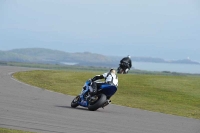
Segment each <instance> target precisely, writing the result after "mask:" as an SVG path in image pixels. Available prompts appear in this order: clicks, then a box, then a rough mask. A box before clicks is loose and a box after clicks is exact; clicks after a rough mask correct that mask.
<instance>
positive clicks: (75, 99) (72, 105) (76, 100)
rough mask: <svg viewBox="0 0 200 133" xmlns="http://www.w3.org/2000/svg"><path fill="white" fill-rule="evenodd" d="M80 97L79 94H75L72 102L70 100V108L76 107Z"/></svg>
mask: <svg viewBox="0 0 200 133" xmlns="http://www.w3.org/2000/svg"><path fill="white" fill-rule="evenodd" d="M79 99H80V97H79V96H76V97H75V98H74V99H73V100H72V102H71V107H72V108H76V107H77V106H78V105H79V104H78V101H79Z"/></svg>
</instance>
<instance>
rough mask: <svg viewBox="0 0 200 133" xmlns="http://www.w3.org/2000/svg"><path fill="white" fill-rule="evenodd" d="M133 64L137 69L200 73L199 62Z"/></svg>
mask: <svg viewBox="0 0 200 133" xmlns="http://www.w3.org/2000/svg"><path fill="white" fill-rule="evenodd" d="M132 66H133V67H134V68H135V69H139V70H146V71H158V72H162V71H170V72H179V73H190V74H200V65H198V64H175V63H150V62H132Z"/></svg>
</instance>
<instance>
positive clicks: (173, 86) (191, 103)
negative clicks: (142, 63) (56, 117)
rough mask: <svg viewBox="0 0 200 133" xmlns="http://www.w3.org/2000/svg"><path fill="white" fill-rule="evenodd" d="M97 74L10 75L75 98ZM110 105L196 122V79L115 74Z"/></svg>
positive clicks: (199, 114)
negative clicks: (116, 80) (170, 115)
mask: <svg viewBox="0 0 200 133" xmlns="http://www.w3.org/2000/svg"><path fill="white" fill-rule="evenodd" d="M96 74H101V72H100V71H98V72H94V71H93V72H91V71H59V70H34V71H26V72H17V73H15V74H14V75H13V76H14V77H15V78H16V79H18V80H20V81H22V82H25V83H28V84H31V85H33V86H37V87H40V88H44V89H48V90H52V91H55V92H60V93H64V94H69V95H74V96H75V95H78V94H79V93H80V91H81V88H82V86H83V84H84V82H85V81H86V80H87V79H89V78H92V77H93V76H95V75H96ZM118 77H119V87H118V91H117V92H116V94H115V95H114V96H113V97H112V98H111V99H112V103H114V104H118V105H123V106H128V107H132V108H139V109H144V110H149V111H154V112H161V113H166V114H172V115H178V116H184V117H190V118H195V119H200V102H199V101H200V89H199V86H200V82H199V81H200V76H186V75H179V76H173V75H153V74H151V75H147V74H142V75H140V74H127V75H119V74H118Z"/></svg>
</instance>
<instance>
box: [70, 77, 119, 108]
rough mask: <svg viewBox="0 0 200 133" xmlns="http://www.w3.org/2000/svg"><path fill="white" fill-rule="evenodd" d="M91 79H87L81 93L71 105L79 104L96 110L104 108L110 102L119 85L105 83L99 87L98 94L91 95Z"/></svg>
mask: <svg viewBox="0 0 200 133" xmlns="http://www.w3.org/2000/svg"><path fill="white" fill-rule="evenodd" d="M90 84H91V81H90V80H87V81H86V82H85V84H84V87H83V89H82V92H81V94H80V95H78V96H76V97H75V98H74V99H73V100H72V102H71V107H72V108H76V107H77V106H82V107H86V108H88V109H89V110H91V111H96V110H97V109H99V108H104V107H105V106H107V105H108V104H109V103H110V100H109V99H110V97H111V96H112V95H114V94H115V92H116V91H117V87H116V86H113V85H109V84H103V85H101V87H100V88H98V89H97V93H96V95H94V96H92V97H89V92H90V90H89V86H90Z"/></svg>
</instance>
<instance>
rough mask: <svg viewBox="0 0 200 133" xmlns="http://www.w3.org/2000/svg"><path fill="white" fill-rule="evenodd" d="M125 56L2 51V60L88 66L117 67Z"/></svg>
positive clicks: (147, 59) (156, 60) (137, 59)
mask: <svg viewBox="0 0 200 133" xmlns="http://www.w3.org/2000/svg"><path fill="white" fill-rule="evenodd" d="M122 58H123V57H120V56H105V55H101V54H96V53H90V52H83V53H68V52H63V51H59V50H51V49H44V48H25V49H13V50H9V51H0V61H7V62H9V61H13V62H30V63H50V64H76V65H86V66H103V67H106V66H107V67H116V65H117V66H118V64H119V61H120V60H121V59H122ZM131 59H132V61H133V62H154V63H179V64H180V63H182V64H200V63H199V62H195V61H191V60H189V59H183V60H173V61H166V60H164V59H161V58H152V57H133V56H132V57H131Z"/></svg>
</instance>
